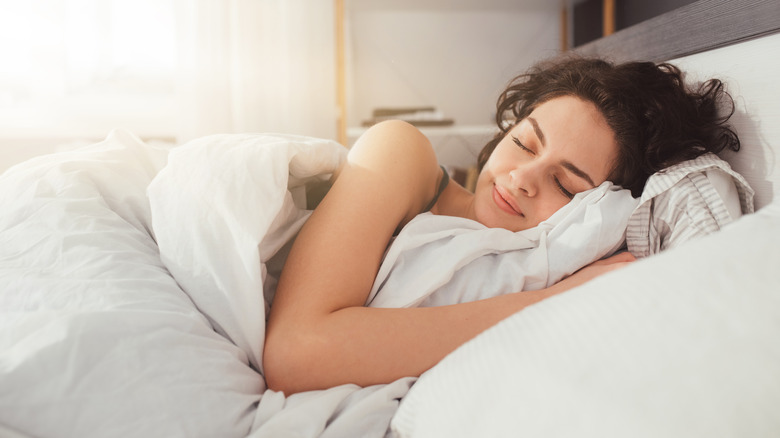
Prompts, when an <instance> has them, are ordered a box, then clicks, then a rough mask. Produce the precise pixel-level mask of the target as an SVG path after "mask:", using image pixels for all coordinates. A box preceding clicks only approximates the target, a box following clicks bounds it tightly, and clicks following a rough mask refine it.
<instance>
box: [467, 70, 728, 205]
mask: <svg viewBox="0 0 780 438" xmlns="http://www.w3.org/2000/svg"><path fill="white" fill-rule="evenodd" d="M561 96H575V97H578V98H580V99H583V100H585V101H589V102H592V103H593V104H595V105H596V107H597V108H598V109H599V111H600V112H601V114H602V115H603V116H604V118H605V119H606V121H607V124H608V125H609V127H610V128H611V129H612V131H613V132H614V133H615V139H616V141H617V144H618V148H619V152H618V158H617V161H616V162H615V163H614V165H613V169H612V171H611V173H610V176H609V180H610V181H612V182H613V183H614V184H618V185H620V186H622V187H624V188H626V189H629V190H631V193H632V195H633V196H634V197H638V196H640V195H641V193H642V189H643V188H644V186H645V183H646V182H647V178H648V177H650V175H652V174H653V173H655V172H657V171H659V170H661V169H663V168H666V167H668V166H671V165H674V164H677V163H680V162H682V161H685V160H689V159H693V158H696V157H698V156H699V155H702V154H704V153H706V152H714V153H718V152H720V151H722V150H724V149H731V150H734V151H737V150H739V138H738V137H737V135H736V133H735V132H734V131H733V130H732V129H731V127H729V126H728V125H727V121H728V119H729V118H730V117H731V115H732V114H733V113H734V101H733V100H732V98H731V96H730V95H729V94H728V93H727V92H726V90H725V89H724V85H723V83H722V82H721V81H720V80H718V79H710V80H708V81H706V82H703V83H700V84H697V85H696V86H691V87H689V86H687V85H686V84H685V81H684V76H683V73H682V72H681V71H680V69H678V68H677V67H675V66H674V65H671V64H667V63H662V64H657V65H656V64H654V63H652V62H628V63H624V64H614V63H611V62H608V61H605V60H602V59H589V58H580V57H571V56H566V57H561V58H556V59H553V60H549V61H545V62H542V63H540V64H537V65H536V66H535V67H533V68H532V69H531V70H529V71H528V72H527V73H525V74H522V75H520V76H518V77H516V78H515V79H513V80H512V81H511V82H510V84H509V85H508V87H507V88H506V89H505V90H504V92H503V93H501V96H500V97H499V99H498V104H497V112H496V123H497V124H498V127H499V129H500V132H499V133H498V134H496V136H495V137H494V138H493V139H491V140H490V141H489V142H488V143H487V144H486V145H485V147H484V148H483V149H482V151H481V152H480V154H479V158H478V168H479V170H481V169H482V167H483V166H484V165H485V162H487V160H488V158H489V157H490V154H491V153H492V152H493V149H495V147H496V145H497V144H498V143H499V142H500V141H501V139H502V138H504V136H505V135H506V133H507V132H508V131H510V130H511V129H512V127H513V126H514V125H516V124H517V123H518V122H520V121H521V120H523V119H524V118H526V117H527V116H528V115H529V114H531V112H532V111H533V110H534V109H535V108H536V107H537V106H539V105H540V104H542V103H544V102H546V101H548V100H550V99H553V98H556V97H561ZM724 105H725V108H724ZM722 109H725V111H722Z"/></svg>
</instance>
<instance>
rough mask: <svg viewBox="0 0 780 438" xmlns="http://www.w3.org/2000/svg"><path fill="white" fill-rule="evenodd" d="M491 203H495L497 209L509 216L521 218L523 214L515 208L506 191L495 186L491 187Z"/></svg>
mask: <svg viewBox="0 0 780 438" xmlns="http://www.w3.org/2000/svg"><path fill="white" fill-rule="evenodd" d="M493 202H495V203H496V205H497V206H498V208H500V209H501V210H503V211H505V212H507V213H509V214H511V215H514V216H523V213H522V212H521V211H520V209H519V208H518V207H517V206H516V204H515V203H514V201H513V200H512V197H511V195H510V194H509V193H508V192H507V191H506V189H504V188H503V187H501V186H498V185H495V184H494V185H493Z"/></svg>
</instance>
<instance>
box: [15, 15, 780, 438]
mask: <svg viewBox="0 0 780 438" xmlns="http://www.w3.org/2000/svg"><path fill="white" fill-rule="evenodd" d="M746 23H750V25H747V24H746ZM778 29H780V7H778V5H777V3H776V2H773V1H728V2H727V1H699V2H697V3H694V4H692V5H689V6H687V7H685V8H681V9H679V10H677V11H673V12H671V13H669V14H666V15H663V16H661V17H658V18H657V19H654V20H651V22H648V23H645V24H643V25H640V26H638V27H635V28H630V29H626V30H625V31H622V32H618V33H617V34H615V35H613V36H612V37H609V38H606V39H604V40H601V41H597V42H595V43H594V44H592V45H589V46H587V47H584V48H582V49H581V50H582V51H583V52H584V53H591V54H601V55H605V56H611V57H614V58H615V59H627V58H632V57H636V58H645V59H652V60H656V61H661V60H673V61H674V62H675V63H676V64H678V65H680V66H681V67H682V68H683V69H684V70H686V71H688V72H690V75H691V76H692V77H694V78H695V77H701V78H706V77H709V76H717V77H720V78H722V79H724V80H726V81H727V83H728V85H729V90H730V91H731V93H732V94H733V96H734V97H735V101H736V103H737V108H736V114H735V116H734V119H733V120H734V124H735V128H736V131H737V132H738V134H739V136H740V139H741V141H742V150H741V151H740V152H739V153H736V154H733V153H728V154H724V155H723V156H722V158H723V159H725V160H726V161H727V162H729V163H730V164H731V166H732V167H733V169H734V170H736V171H737V172H738V173H739V174H741V175H742V176H744V178H745V180H746V182H747V184H748V185H749V186H751V187H752V188H753V190H755V195H754V196H753V204H754V207H755V213H750V214H745V215H744V216H742V217H741V218H740V219H738V220H736V221H734V222H733V223H731V224H729V225H726V226H724V227H723V228H722V229H721V230H719V231H717V232H714V233H711V234H710V235H708V236H706V237H702V238H698V239H695V240H692V241H690V242H688V243H686V244H684V245H681V246H679V247H677V248H674V249H670V250H667V251H664V252H662V253H661V254H659V255H656V256H653V257H648V258H646V259H644V260H642V261H640V262H638V263H635V264H634V265H632V266H630V267H628V268H625V269H623V270H620V271H618V272H615V273H612V274H610V275H607V276H604V277H601V278H599V279H596V280H595V281H593V282H591V283H588V284H586V285H584V286H582V287H580V288H577V289H576V290H573V291H570V292H568V293H566V294H563V295H560V296H557V297H554V298H552V299H549V300H546V301H544V302H542V303H539V304H537V305H534V306H532V307H530V308H528V309H526V310H524V311H522V312H519V313H517V314H515V315H513V316H512V317H510V318H507V319H506V320H504V321H502V322H501V323H499V324H497V325H496V326H494V327H493V328H491V329H489V330H487V331H485V332H484V333H482V334H481V335H479V336H478V337H477V338H475V339H473V340H472V341H470V342H468V343H466V344H465V345H463V346H462V347H461V348H459V349H457V350H456V351H454V352H453V353H452V354H451V355H449V356H448V357H446V358H445V359H444V360H442V361H441V362H440V363H439V364H438V365H437V366H435V367H434V368H432V369H431V370H429V371H428V372H426V373H424V374H423V375H422V376H420V378H418V379H416V378H411V377H410V378H405V379H400V380H398V381H396V382H393V383H391V384H388V385H377V386H373V387H368V388H359V387H357V386H355V385H343V386H340V387H337V388H331V389H329V390H325V391H313V392H309V393H301V394H296V395H293V396H290V397H285V396H284V395H283V394H281V393H277V392H274V391H271V390H268V389H267V387H266V385H265V383H264V381H263V379H262V375H261V371H262V337H263V336H262V334H263V330H264V318H263V315H264V312H265V311H266V310H267V305H268V303H269V302H270V300H271V299H272V294H273V278H274V277H275V276H276V275H277V274H278V272H279V269H280V260H282V259H283V258H282V256H283V255H284V254H285V251H286V250H287V246H288V243H289V241H290V239H291V237H292V235H293V234H294V230H295V229H297V227H299V226H300V224H301V223H302V222H303V221H305V219H306V217H307V214H308V213H307V211H308V210H307V208H306V207H307V206H306V205H305V204H306V201H305V198H306V190H307V189H306V187H307V186H309V185H310V184H309V183H312V182H314V183H316V182H318V181H321V180H322V179H324V178H326V177H327V175H329V173H330V172H332V171H333V170H334V169H335V168H336V167H337V166H338V165H339V163H340V162H341V160H343V159H344V150H343V148H341V147H340V146H339V145H338V144H335V143H333V142H330V141H327V140H319V139H310V138H304V137H297V136H288V135H282V134H262V135H230V136H212V137H207V138H203V139H198V140H195V141H193V142H191V143H188V144H187V145H183V146H180V147H176V148H173V149H170V148H167V147H162V146H156V145H150V144H146V143H144V142H142V141H140V140H139V139H138V138H137V137H135V136H133V135H132V134H131V133H127V132H123V131H116V132H113V133H111V134H110V135H109V136H108V137H107V138H106V139H105V140H104V141H102V142H100V143H97V144H95V145H92V146H89V147H87V148H84V149H80V150H78V151H71V152H66V153H61V154H56V155H51V156H45V157H40V158H36V159H33V160H31V161H28V162H26V163H22V164H20V165H17V166H15V167H14V168H12V169H10V170H9V171H7V172H5V173H4V174H3V175H1V176H0V435H2V436H9V437H32V436H36V437H46V436H57V437H63V436H74V437H91V436H95V437H110V436H117V437H118V436H160V437H163V436H164V437H179V436H181V437H194V436H204V437H210V436H220V437H233V436H236V437H243V436H251V437H266V436H267V437H280V436H298V437H314V436H326V437H327V436H333V437H338V436H362V437H373V436H376V437H384V436H397V437H430V436H448V437H450V436H464V437H466V436H468V437H472V436H519V435H530V436H573V435H577V436H599V437H603V436H621V437H622V436H680V437H683V436H685V437H690V436H702V437H703V436H707V437H711V436H735V437H736V436H740V437H741V436H777V435H778V434H780V409H779V408H780V371H779V370H780V342H777V339H778V338H780V272H779V271H778V270H777V266H778V265H780V201H778V200H777V198H776V196H775V192H776V190H778V189H780V164H778V161H777V154H778V147H780V128H778V127H777V125H776V124H773V123H772V121H773V120H776V119H777V118H778V117H780V113H778V108H777V105H776V102H777V101H778V100H780V91H778V89H777V87H775V86H774V84H773V82H772V81H773V80H774V78H775V77H776V76H777V75H776V73H777V72H778V71H780V68H779V67H780V64H778V61H777V60H776V59H775V58H776V57H774V56H772V54H774V53H777V50H778V48H780V33H778V32H777V31H778ZM656 32H657V33H656ZM657 35H663V38H660V37H658V36H657ZM702 35H703V36H702ZM664 41H671V42H672V44H671V45H669V44H666V43H664ZM670 46H671V47H670ZM259 146H262V147H259ZM279 169H282V170H283V171H279ZM172 187H175V188H176V190H172V189H171V188H172ZM237 187H241V188H242V190H236V189H237ZM246 187H254V189H252V190H246ZM268 211H273V212H274V214H272V215H269V214H267V212H268ZM215 291H216V292H215ZM260 291H262V293H260ZM315 366H316V365H315Z"/></svg>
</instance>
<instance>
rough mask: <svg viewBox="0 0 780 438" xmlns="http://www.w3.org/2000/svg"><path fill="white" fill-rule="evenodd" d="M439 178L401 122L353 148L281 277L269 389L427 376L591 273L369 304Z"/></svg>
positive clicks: (422, 143)
mask: <svg viewBox="0 0 780 438" xmlns="http://www.w3.org/2000/svg"><path fill="white" fill-rule="evenodd" d="M439 177H440V171H439V169H438V165H437V163H436V157H435V155H434V154H433V151H432V149H431V147H430V144H429V143H428V141H427V139H425V137H424V136H422V134H420V133H419V131H417V130H416V129H415V128H414V127H412V126H411V125H408V124H405V123H403V122H389V123H383V124H380V125H378V126H375V127H374V128H371V129H370V130H369V131H368V132H366V134H364V136H362V137H361V139H360V140H359V141H358V143H357V144H356V145H355V146H353V148H352V150H351V151H350V154H349V157H348V160H347V163H346V165H345V167H344V168H343V169H342V170H341V172H340V174H339V177H338V178H337V180H336V182H335V184H334V185H333V187H332V188H331V190H330V192H329V193H328V195H327V196H326V197H325V199H323V201H322V203H321V204H320V205H319V207H318V208H317V210H315V212H314V213H313V214H312V216H311V218H310V219H309V220H308V221H307V223H306V224H305V226H304V227H303V229H302V230H301V232H300V234H299V235H298V237H297V239H296V241H295V243H294V245H293V248H292V250H291V252H290V255H289V257H288V259H287V262H286V264H285V268H284V270H283V272H282V275H281V278H280V280H279V285H278V287H277V291H276V297H275V299H274V303H273V306H272V307H271V312H270V315H269V321H268V327H267V333H266V341H265V351H264V362H263V366H264V371H265V377H266V380H267V382H268V385H269V387H270V388H272V389H275V390H279V391H284V392H285V393H287V394H290V393H294V392H299V391H304V390H312V389H322V388H327V387H331V386H336V385H339V384H343V383H356V384H358V385H361V386H366V385H371V384H377V383H387V382H390V381H393V380H395V379H397V378H400V377H404V376H412V375H419V374H421V373H422V372H423V371H425V370H427V369H428V368H430V367H432V366H433V365H435V364H436V363H437V362H438V361H439V360H441V359H442V358H443V357H444V356H445V355H447V354H448V353H449V352H451V351H452V350H454V349H455V348H457V347H458V346H459V345H461V344H463V343H464V342H466V341H467V340H469V339H471V338H472V337H474V336H475V335H477V334H478V333H480V332H481V331H483V330H485V329H486V328H488V327H490V326H491V325H493V324H495V323H496V322H498V321H500V320H501V319H503V318H505V317H507V316H509V315H511V314H512V313H514V312H516V311H517V310H520V309H522V308H523V307H526V306H528V305H530V304H532V303H535V302H537V301H539V300H541V299H544V298H546V297H548V296H551V295H554V294H556V293H559V292H561V291H563V290H566V289H567V288H569V287H572V286H573V285H575V284H576V283H575V281H576V279H577V278H580V277H583V276H582V275H580V276H573V277H571V279H570V280H568V282H567V281H564V282H561V283H559V284H558V285H555V286H554V287H552V288H550V289H547V290H543V291H537V292H523V293H519V294H510V295H504V296H501V297H497V298H492V299H488V300H482V301H477V302H472V303H464V304H457V305H453V306H444V307H431V308H417V309H377V308H368V307H364V303H365V300H366V297H367V296H368V293H369V292H370V290H371V287H372V285H373V282H374V278H375V276H376V273H377V271H378V269H379V266H380V263H381V260H382V257H383V254H384V252H385V249H386V247H387V244H388V242H389V241H390V238H391V236H392V235H393V232H394V231H395V230H396V229H397V228H399V227H401V226H403V225H404V224H405V223H406V222H408V221H409V220H411V219H412V218H413V217H414V216H415V215H416V214H417V213H418V212H419V211H420V210H421V209H422V208H423V207H424V206H425V205H426V204H427V203H428V201H430V199H431V198H432V197H433V195H434V192H435V190H436V186H437V181H438V178H439ZM597 268H599V269H601V268H600V267H597Z"/></svg>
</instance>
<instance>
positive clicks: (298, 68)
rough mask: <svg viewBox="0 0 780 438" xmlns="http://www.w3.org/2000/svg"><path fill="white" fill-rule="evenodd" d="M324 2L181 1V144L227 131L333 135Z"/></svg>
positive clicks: (328, 10)
mask: <svg viewBox="0 0 780 438" xmlns="http://www.w3.org/2000/svg"><path fill="white" fill-rule="evenodd" d="M333 14H334V8H333V2H332V1H328V0H178V1H177V3H176V29H177V47H178V49H177V50H178V54H177V55H178V56H177V78H176V83H177V96H178V112H177V121H178V125H177V131H176V138H177V140H178V141H180V142H181V141H185V140H188V139H191V138H195V137H199V136H203V135H208V134H212V133H228V132H284V133H291V134H301V135H310V136H315V137H322V138H333V139H335V138H336V128H337V125H336V122H337V120H336V117H337V110H336V77H335V43H334V41H335V38H334V35H335V29H334V22H335V20H334V15H333Z"/></svg>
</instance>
